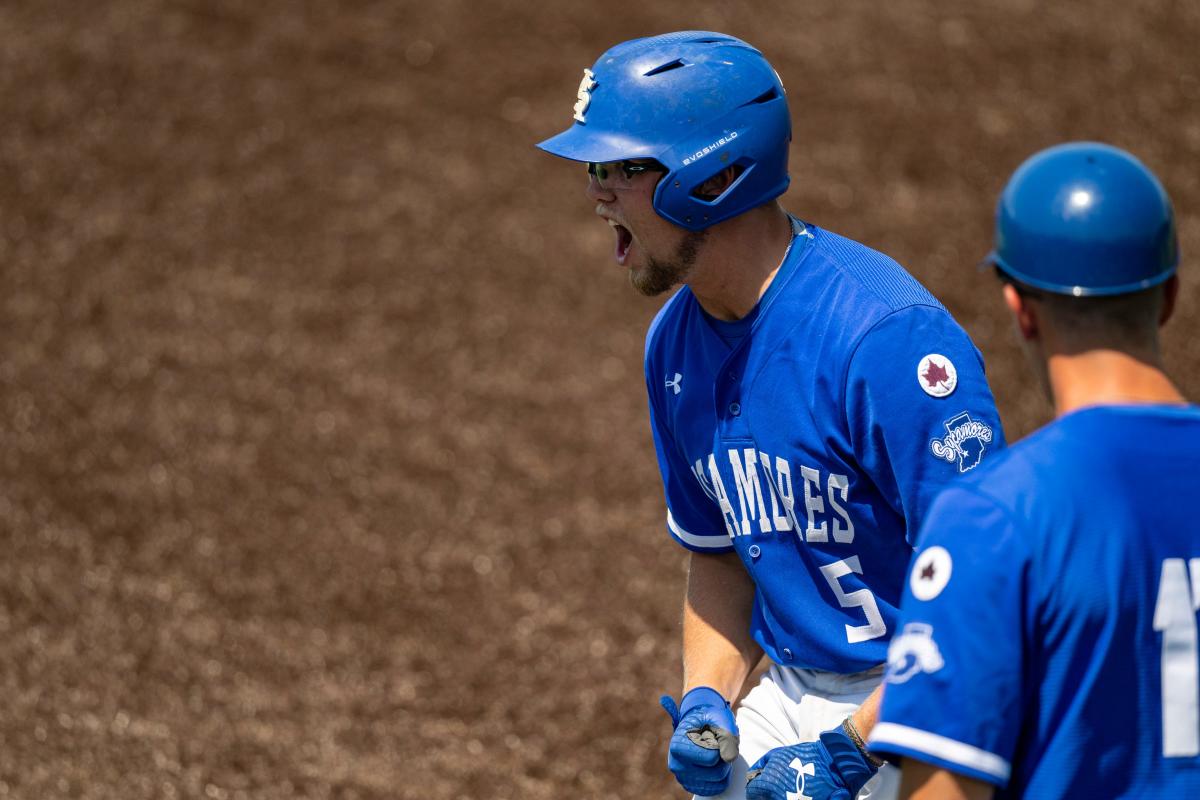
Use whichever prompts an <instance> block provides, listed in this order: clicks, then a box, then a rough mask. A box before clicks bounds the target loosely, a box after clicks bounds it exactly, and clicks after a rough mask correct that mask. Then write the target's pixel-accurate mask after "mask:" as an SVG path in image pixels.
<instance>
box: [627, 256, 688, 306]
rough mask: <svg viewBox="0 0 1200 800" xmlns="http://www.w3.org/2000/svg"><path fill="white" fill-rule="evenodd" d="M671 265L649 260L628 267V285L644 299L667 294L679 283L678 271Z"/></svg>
mask: <svg viewBox="0 0 1200 800" xmlns="http://www.w3.org/2000/svg"><path fill="white" fill-rule="evenodd" d="M670 267H671V265H669V264H664V263H663V262H661V261H656V260H654V259H649V260H648V261H647V262H646V263H644V264H639V265H635V266H630V267H629V285H630V286H632V287H633V288H634V289H637V290H638V291H639V292H640V293H642V294H644V295H645V296H646V297H657V296H658V295H660V294H662V293H664V292H669V291H670V290H671V289H673V288H675V286H676V285H678V284H679V282H680V279H681V278H680V275H679V273H678V270H675V269H671V268H670Z"/></svg>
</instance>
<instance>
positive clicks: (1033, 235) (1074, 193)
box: [988, 142, 1179, 297]
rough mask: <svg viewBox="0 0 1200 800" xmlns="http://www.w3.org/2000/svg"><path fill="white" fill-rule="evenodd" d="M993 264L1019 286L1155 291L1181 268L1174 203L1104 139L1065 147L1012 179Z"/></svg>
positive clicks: (1001, 206)
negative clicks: (1151, 288)
mask: <svg viewBox="0 0 1200 800" xmlns="http://www.w3.org/2000/svg"><path fill="white" fill-rule="evenodd" d="M988 259H989V260H990V261H991V262H992V263H993V264H995V265H996V266H997V267H998V268H999V269H1000V270H1001V271H1002V272H1004V273H1005V274H1007V275H1008V276H1010V277H1012V278H1014V279H1015V280H1017V281H1019V282H1021V283H1024V284H1027V285H1028V286H1032V287H1034V288H1036V289H1043V290H1045V291H1049V292H1054V293H1056V294H1068V295H1074V296H1076V297H1084V296H1100V295H1116V294H1126V293H1129V292H1136V291H1140V290H1142V289H1148V288H1149V287H1151V286H1155V285H1157V284H1159V283H1162V282H1163V281H1165V280H1167V278H1169V277H1171V275H1173V274H1174V273H1175V270H1176V267H1177V266H1178V264H1179V246H1178V243H1177V239H1176V233H1175V215H1174V213H1173V211H1172V209H1171V200H1170V198H1169V197H1168V196H1167V192H1166V190H1165V189H1163V186H1162V184H1161V183H1159V181H1158V179H1157V178H1156V177H1155V176H1154V174H1153V173H1152V172H1151V171H1150V170H1149V169H1147V168H1146V166H1145V165H1144V164H1142V163H1141V162H1140V161H1138V160H1137V159H1136V158H1134V157H1133V156H1132V155H1130V154H1129V153H1127V152H1125V151H1124V150H1121V149H1119V148H1116V147H1112V146H1110V145H1106V144H1100V143H1097V142H1071V143H1068V144H1062V145H1057V146H1055V147H1051V148H1048V149H1046V150H1043V151H1041V152H1039V153H1036V154H1035V155H1033V156H1032V157H1031V158H1029V159H1028V160H1027V161H1025V163H1023V164H1021V166H1020V167H1018V168H1017V170H1016V172H1014V173H1013V175H1012V177H1011V178H1010V179H1009V181H1008V185H1007V186H1005V188H1004V192H1003V193H1002V194H1001V196H1000V201H999V203H998V204H997V207H996V245H995V249H994V250H993V251H992V252H991V253H990V254H989V256H988Z"/></svg>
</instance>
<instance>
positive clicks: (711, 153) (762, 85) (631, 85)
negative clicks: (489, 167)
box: [538, 31, 792, 230]
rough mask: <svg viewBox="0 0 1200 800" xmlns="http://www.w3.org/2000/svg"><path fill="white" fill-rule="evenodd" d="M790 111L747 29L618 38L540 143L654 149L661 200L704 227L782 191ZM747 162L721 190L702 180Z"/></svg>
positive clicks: (594, 156)
mask: <svg viewBox="0 0 1200 800" xmlns="http://www.w3.org/2000/svg"><path fill="white" fill-rule="evenodd" d="M791 138H792V123H791V115H790V114H789V113H788V105H787V98H786V97H785V96H784V91H783V84H782V83H781V82H780V80H779V76H778V75H777V74H776V73H775V70H774V69H772V68H771V65H770V64H768V63H767V60H766V59H765V58H763V55H762V53H760V52H759V51H758V50H756V49H754V48H753V47H751V46H750V45H748V44H746V43H745V42H743V41H742V40H740V39H735V38H734V37H732V36H727V35H725V34H721V33H711V32H708V31H682V32H680V33H668V34H664V35H662V36H653V37H650V38H646V39H634V40H632V41H629V42H624V43H622V44H619V45H617V46H616V47H613V48H612V49H611V50H609V51H608V52H606V53H605V54H604V55H602V56H600V59H599V60H598V61H597V62H596V63H595V65H594V66H593V67H592V68H591V69H587V70H584V77H583V81H582V82H581V83H580V84H579V93H578V101H577V102H576V103H575V121H574V123H573V124H572V125H571V127H570V128H568V129H567V130H565V131H563V132H562V133H560V134H558V135H557V136H554V137H551V138H549V139H547V140H546V141H544V142H542V143H541V144H539V145H538V147H540V148H542V149H543V150H545V151H546V152H548V153H552V154H554V155H556V156H561V157H562V158H569V159H572V160H574V161H585V162H606V161H622V160H625V159H632V158H647V159H654V160H655V161H657V162H659V163H660V164H662V165H663V166H664V167H666V169H667V173H666V175H664V176H663V177H662V179H661V180H660V181H659V183H658V187H657V188H656V190H655V192H654V209H655V211H657V212H658V213H659V215H661V216H662V217H664V218H666V219H668V220H670V221H671V222H674V223H675V224H676V225H681V226H683V227H684V228H688V229H689V230H702V229H704V228H707V227H709V226H710V225H715V224H716V223H718V222H721V221H722V220H726V219H729V218H730V217H733V216H736V215H737V214H740V213H742V212H743V211H747V210H749V209H751V208H754V207H755V206H758V205H761V204H762V203H765V202H767V201H768V200H771V199H774V198H776V197H778V196H779V195H781V194H783V193H784V192H785V191H786V190H787V187H788V182H789V179H788V172H787V160H788V144H789V143H790V142H791ZM728 166H737V167H740V169H741V171H740V174H739V176H738V178H737V180H736V181H735V182H734V184H733V185H732V186H730V187H729V188H728V189H727V190H726V191H725V192H724V193H722V194H721V195H720V196H719V197H717V198H715V199H713V198H704V197H697V196H696V194H695V192H696V190H697V188H698V187H699V186H700V185H701V184H703V183H704V182H705V181H706V180H708V179H709V178H711V177H713V176H714V175H716V174H718V173H719V172H720V171H721V170H722V169H724V168H725V167H728Z"/></svg>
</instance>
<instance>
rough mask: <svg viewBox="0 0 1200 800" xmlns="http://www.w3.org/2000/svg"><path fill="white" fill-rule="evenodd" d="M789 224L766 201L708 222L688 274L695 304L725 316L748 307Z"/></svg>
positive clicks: (772, 269)
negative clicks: (711, 223) (712, 223)
mask: <svg viewBox="0 0 1200 800" xmlns="http://www.w3.org/2000/svg"><path fill="white" fill-rule="evenodd" d="M791 239H792V224H791V220H790V219H789V218H788V215H787V212H785V211H784V210H783V208H782V207H780V205H779V204H778V203H770V204H768V205H766V206H763V207H761V208H757V209H754V210H753V211H748V212H746V213H745V214H742V215H740V216H737V217H734V218H733V219H731V220H727V221H725V222H722V223H721V224H719V225H715V226H713V229H712V230H711V232H710V234H709V236H708V237H707V239H706V240H705V242H704V248H703V250H702V252H701V254H700V257H699V259H698V260H697V263H696V265H695V267H694V268H693V269H692V272H691V274H690V276H689V277H688V282H687V283H688V286H689V287H690V288H691V290H692V294H693V295H695V297H696V300H697V301H699V303H700V306H701V307H702V308H703V309H704V310H705V311H706V312H708V313H709V314H710V315H712V316H713V317H716V318H717V319H720V320H725V321H727V322H731V321H733V320H738V319H741V318H742V317H744V316H746V315H747V314H749V313H750V311H751V310H752V309H753V308H754V306H755V304H757V303H758V301H759V298H761V297H762V296H763V294H764V293H765V292H766V291H767V287H769V286H770V285H771V281H772V280H773V279H774V277H775V273H777V272H778V271H779V268H780V267H781V266H782V264H783V256H784V253H785V252H787V247H788V243H789V242H790V241H791Z"/></svg>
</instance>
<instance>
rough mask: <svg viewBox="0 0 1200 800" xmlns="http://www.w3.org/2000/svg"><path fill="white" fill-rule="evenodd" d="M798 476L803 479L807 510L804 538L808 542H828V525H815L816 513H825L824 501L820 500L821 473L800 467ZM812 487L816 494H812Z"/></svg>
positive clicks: (826, 523) (822, 521)
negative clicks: (806, 525) (814, 488)
mask: <svg viewBox="0 0 1200 800" xmlns="http://www.w3.org/2000/svg"><path fill="white" fill-rule="evenodd" d="M800 476H801V477H802V478H804V507H805V508H807V509H808V528H807V529H806V530H805V531H804V537H805V538H806V539H808V541H810V542H828V541H829V523H828V522H826V521H825V520H821V524H820V526H818V525H817V524H816V519H817V513H818V512H819V513H822V514H824V513H825V501H824V500H822V499H821V473H819V472H817V471H816V470H815V469H813V468H812V467H805V466H801V467H800ZM814 486H815V487H816V489H817V493H816V494H813V487H814Z"/></svg>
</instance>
